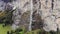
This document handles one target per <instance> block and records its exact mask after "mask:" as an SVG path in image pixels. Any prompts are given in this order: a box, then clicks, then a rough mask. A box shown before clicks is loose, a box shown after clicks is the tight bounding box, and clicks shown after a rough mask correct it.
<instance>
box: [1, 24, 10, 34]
mask: <svg viewBox="0 0 60 34" xmlns="http://www.w3.org/2000/svg"><path fill="white" fill-rule="evenodd" d="M2 25H3V24H0V34H7V31H10V30H11V27H10V26H6V27H2Z"/></svg>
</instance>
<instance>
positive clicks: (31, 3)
mask: <svg viewBox="0 0 60 34" xmlns="http://www.w3.org/2000/svg"><path fill="white" fill-rule="evenodd" d="M30 3H31V12H30V23H29V31H31V30H32V28H31V26H32V25H31V24H32V14H33V0H31V2H30Z"/></svg>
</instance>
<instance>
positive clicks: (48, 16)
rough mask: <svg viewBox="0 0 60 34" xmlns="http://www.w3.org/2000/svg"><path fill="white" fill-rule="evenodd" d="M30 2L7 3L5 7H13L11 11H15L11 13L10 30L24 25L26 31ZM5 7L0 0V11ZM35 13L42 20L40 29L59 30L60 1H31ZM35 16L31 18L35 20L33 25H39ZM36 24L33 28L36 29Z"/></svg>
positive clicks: (21, 0)
mask: <svg viewBox="0 0 60 34" xmlns="http://www.w3.org/2000/svg"><path fill="white" fill-rule="evenodd" d="M30 1H31V0H15V1H12V2H8V3H7V5H10V6H11V7H13V10H14V9H16V10H15V11H14V12H13V17H12V20H13V24H12V28H14V29H15V28H18V27H17V26H21V25H24V26H25V27H27V29H28V27H29V21H30V12H31V2H30ZM5 6H6V3H5V1H1V0H0V11H1V10H4V9H5ZM35 11H36V13H37V14H39V17H41V20H43V22H42V23H43V26H42V27H43V29H44V30H45V31H57V28H58V29H59V30H60V0H33V12H35ZM36 16H38V15H35V17H33V18H34V19H35V20H36V22H34V23H37V24H40V22H39V21H38V20H40V19H38V17H36ZM37 19H38V20H37ZM41 20H40V21H41ZM33 21H34V20H33ZM37 21H38V22H37ZM32 23H33V22H32ZM37 24H35V26H34V28H35V27H37V26H36V25H37ZM38 27H39V25H38ZM38 27H37V29H38ZM32 28H33V26H32Z"/></svg>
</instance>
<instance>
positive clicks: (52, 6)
mask: <svg viewBox="0 0 60 34" xmlns="http://www.w3.org/2000/svg"><path fill="white" fill-rule="evenodd" d="M51 8H52V10H53V8H54V0H52V5H51Z"/></svg>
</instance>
